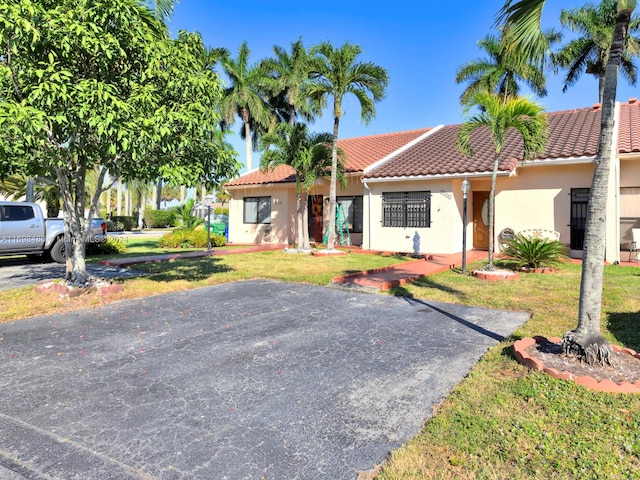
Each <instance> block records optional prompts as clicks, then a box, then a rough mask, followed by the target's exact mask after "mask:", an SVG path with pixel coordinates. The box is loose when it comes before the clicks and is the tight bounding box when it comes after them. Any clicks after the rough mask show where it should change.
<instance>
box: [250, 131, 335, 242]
mask: <svg viewBox="0 0 640 480" xmlns="http://www.w3.org/2000/svg"><path fill="white" fill-rule="evenodd" d="M262 143H263V146H264V148H265V151H264V154H263V155H262V160H261V166H260V168H261V169H262V170H263V171H268V170H272V169H274V168H275V167H277V166H278V165H288V166H290V167H292V168H293V169H294V170H295V173H296V192H297V194H298V199H297V206H298V208H297V223H298V225H297V247H298V249H299V250H309V249H310V248H311V245H310V243H309V225H308V221H307V198H308V193H309V191H310V189H311V188H312V187H313V185H314V183H315V181H316V180H317V179H318V178H320V177H325V176H327V174H329V175H330V174H331V162H332V156H331V153H332V148H331V145H332V143H333V136H332V135H331V134H330V133H316V134H309V132H308V131H307V127H306V125H304V124H302V123H295V124H294V125H293V126H291V125H289V124H288V123H280V124H278V126H277V127H276V131H275V132H274V133H269V134H266V135H264V136H263V138H262ZM338 154H339V157H340V161H339V162H338V165H339V168H338V170H337V178H338V179H339V180H340V181H341V183H342V184H343V185H344V184H345V177H344V175H343V172H344V168H343V162H342V151H341V150H339V152H338Z"/></svg>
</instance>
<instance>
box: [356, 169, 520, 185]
mask: <svg viewBox="0 0 640 480" xmlns="http://www.w3.org/2000/svg"><path fill="white" fill-rule="evenodd" d="M491 173H492V172H474V173H451V174H446V175H415V176H410V177H380V178H363V179H362V181H363V182H365V183H389V182H410V181H415V180H448V179H450V180H454V179H458V178H483V177H490V176H491ZM510 175H511V172H498V176H499V177H508V176H510Z"/></svg>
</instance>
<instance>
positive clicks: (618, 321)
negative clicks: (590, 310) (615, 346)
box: [607, 312, 640, 351]
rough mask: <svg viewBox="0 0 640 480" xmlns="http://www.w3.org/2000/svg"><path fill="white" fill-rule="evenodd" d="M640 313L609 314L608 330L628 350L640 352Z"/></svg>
mask: <svg viewBox="0 0 640 480" xmlns="http://www.w3.org/2000/svg"><path fill="white" fill-rule="evenodd" d="M639 317H640V313H639V312H616V313H608V314H607V321H608V325H607V329H608V330H609V332H610V333H611V335H613V336H614V337H615V338H616V340H617V341H618V342H619V343H620V344H621V345H624V346H625V347H627V348H631V349H632V350H635V351H640V331H639V330H638V318H639Z"/></svg>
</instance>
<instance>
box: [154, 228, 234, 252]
mask: <svg viewBox="0 0 640 480" xmlns="http://www.w3.org/2000/svg"><path fill="white" fill-rule="evenodd" d="M225 244H226V239H225V238H224V235H215V234H211V246H212V247H223V246H224V245H225ZM158 246H160V247H162V248H206V246H207V231H206V230H204V229H196V230H188V229H183V228H179V229H177V230H174V231H173V232H171V233H166V234H164V235H163V236H162V237H161V238H160V240H159V241H158Z"/></svg>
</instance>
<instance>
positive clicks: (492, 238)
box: [487, 153, 499, 271]
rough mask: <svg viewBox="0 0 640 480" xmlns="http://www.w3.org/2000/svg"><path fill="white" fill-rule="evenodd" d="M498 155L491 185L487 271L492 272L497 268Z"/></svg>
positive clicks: (494, 162) (494, 163)
mask: <svg viewBox="0 0 640 480" xmlns="http://www.w3.org/2000/svg"><path fill="white" fill-rule="evenodd" d="M498 155H499V154H498V153H496V156H495V158H494V159H493V171H492V172H491V185H490V187H489V212H488V214H489V264H488V265H487V270H489V271H491V270H493V269H494V268H495V267H494V265H493V250H494V241H495V235H494V228H495V212H496V207H495V205H496V182H497V179H498V165H499V163H498Z"/></svg>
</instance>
